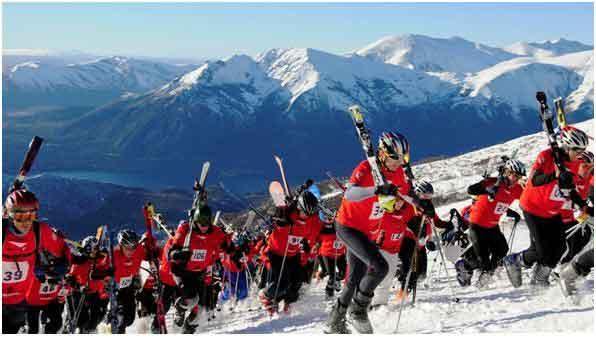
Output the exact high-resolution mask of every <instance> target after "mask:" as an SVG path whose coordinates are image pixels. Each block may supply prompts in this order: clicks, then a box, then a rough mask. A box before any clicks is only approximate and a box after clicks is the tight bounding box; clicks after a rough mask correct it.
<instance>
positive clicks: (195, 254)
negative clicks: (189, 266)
mask: <svg viewBox="0 0 596 338" xmlns="http://www.w3.org/2000/svg"><path fill="white" fill-rule="evenodd" d="M206 257H207V250H205V249H200V250H193V251H192V258H191V260H193V261H204V260H205V258H206Z"/></svg>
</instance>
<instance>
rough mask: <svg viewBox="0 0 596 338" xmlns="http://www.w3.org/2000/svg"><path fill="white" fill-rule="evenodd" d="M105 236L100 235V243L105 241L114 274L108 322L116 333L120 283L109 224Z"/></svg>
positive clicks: (104, 232) (110, 285) (105, 229)
mask: <svg viewBox="0 0 596 338" xmlns="http://www.w3.org/2000/svg"><path fill="white" fill-rule="evenodd" d="M103 229H104V230H103V236H102V237H100V238H101V239H100V243H101V242H104V243H105V246H106V249H107V250H108V260H109V263H110V268H111V269H112V276H111V278H110V282H109V289H110V312H109V314H108V316H107V321H108V324H109V325H110V330H111V332H112V333H116V332H117V331H118V315H117V310H118V301H117V299H116V293H117V292H118V285H117V284H116V277H115V272H116V271H115V269H116V264H115V259H114V247H113V245H112V240H111V239H110V237H111V236H110V232H109V231H108V226H107V225H104V226H103Z"/></svg>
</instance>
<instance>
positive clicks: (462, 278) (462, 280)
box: [455, 259, 474, 287]
mask: <svg viewBox="0 0 596 338" xmlns="http://www.w3.org/2000/svg"><path fill="white" fill-rule="evenodd" d="M455 270H456V271H457V282H458V283H459V286H462V287H463V286H469V285H470V284H472V276H473V274H474V271H470V270H468V269H466V262H465V261H464V260H463V259H460V260H458V261H457V262H455Z"/></svg>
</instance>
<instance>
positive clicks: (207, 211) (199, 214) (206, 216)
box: [192, 204, 212, 227]
mask: <svg viewBox="0 0 596 338" xmlns="http://www.w3.org/2000/svg"><path fill="white" fill-rule="evenodd" d="M192 216H193V219H192V221H193V223H195V224H197V225H200V226H204V227H206V226H210V225H211V222H212V221H211V208H209V206H208V205H206V204H203V205H201V206H199V208H198V209H196V210H195V211H194V213H193V215H192Z"/></svg>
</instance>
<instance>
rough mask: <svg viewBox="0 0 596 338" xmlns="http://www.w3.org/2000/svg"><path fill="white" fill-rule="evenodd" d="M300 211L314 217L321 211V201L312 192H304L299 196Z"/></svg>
mask: <svg viewBox="0 0 596 338" xmlns="http://www.w3.org/2000/svg"><path fill="white" fill-rule="evenodd" d="M297 206H298V210H300V211H302V212H304V213H305V214H307V215H309V216H310V215H314V214H315V213H316V212H317V211H318V210H319V200H318V199H317V197H316V196H315V195H314V194H313V193H312V192H310V191H308V190H306V191H303V192H302V193H301V194H300V196H298V205H297Z"/></svg>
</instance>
